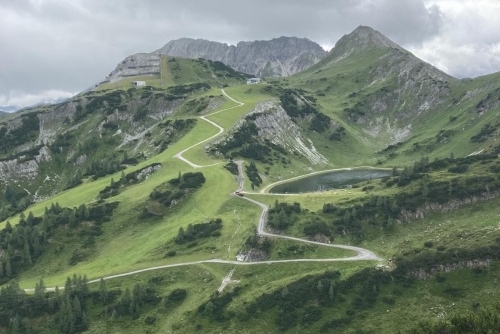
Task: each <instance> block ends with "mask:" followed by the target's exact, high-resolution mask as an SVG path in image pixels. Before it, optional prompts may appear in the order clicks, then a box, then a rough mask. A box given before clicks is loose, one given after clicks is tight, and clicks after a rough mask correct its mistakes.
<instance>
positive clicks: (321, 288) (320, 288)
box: [318, 280, 323, 292]
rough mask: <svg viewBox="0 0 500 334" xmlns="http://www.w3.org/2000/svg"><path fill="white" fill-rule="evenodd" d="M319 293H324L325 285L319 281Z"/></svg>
mask: <svg viewBox="0 0 500 334" xmlns="http://www.w3.org/2000/svg"><path fill="white" fill-rule="evenodd" d="M318 291H319V292H321V291H323V283H321V280H319V281H318Z"/></svg>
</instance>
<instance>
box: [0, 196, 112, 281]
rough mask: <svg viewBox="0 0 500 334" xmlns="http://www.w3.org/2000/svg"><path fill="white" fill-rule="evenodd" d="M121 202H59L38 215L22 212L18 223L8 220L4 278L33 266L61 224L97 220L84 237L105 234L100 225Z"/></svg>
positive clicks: (0, 245) (1, 263)
mask: <svg viewBox="0 0 500 334" xmlns="http://www.w3.org/2000/svg"><path fill="white" fill-rule="evenodd" d="M117 205H118V203H117V202H115V203H98V204H95V205H91V206H86V205H85V204H82V205H80V206H79V207H78V208H72V209H71V208H61V207H60V206H59V204H58V203H56V204H52V205H51V207H50V208H46V209H45V214H44V215H43V217H35V216H34V215H33V213H31V212H30V213H29V214H28V216H27V217H26V216H25V215H24V214H23V213H21V215H20V221H19V224H17V225H16V226H14V227H13V226H12V225H11V224H10V222H7V224H6V227H5V228H4V229H3V230H2V231H0V249H1V251H2V252H1V256H0V282H6V281H8V280H9V279H10V278H12V277H14V276H16V274H18V273H19V272H21V271H22V270H23V268H25V267H29V266H31V265H32V264H33V263H34V262H35V261H36V260H37V259H38V257H40V255H41V254H42V253H43V251H44V250H45V248H46V246H47V244H48V242H49V240H50V238H51V236H53V235H54V233H55V231H56V229H57V228H58V227H59V226H62V225H66V226H68V227H69V228H76V227H78V226H79V225H80V223H81V222H83V221H94V222H95V224H94V225H92V226H87V227H85V228H84V229H82V231H81V237H87V238H90V239H93V238H94V237H95V236H97V235H99V234H101V231H100V225H101V224H102V223H103V222H105V221H107V220H108V219H109V216H111V215H112V212H113V210H114V209H115V208H116V206H117ZM86 243H88V242H87V241H86Z"/></svg>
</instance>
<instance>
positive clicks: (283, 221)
mask: <svg viewBox="0 0 500 334" xmlns="http://www.w3.org/2000/svg"><path fill="white" fill-rule="evenodd" d="M301 212H302V209H301V208H300V203H297V202H294V203H293V204H288V203H280V202H278V201H277V200H276V202H275V203H274V206H273V207H272V208H270V209H269V211H268V225H269V226H271V227H272V228H274V229H276V230H279V231H284V230H286V229H287V228H288V227H289V226H291V225H292V224H294V223H295V222H296V221H297V220H298V218H299V217H298V216H299V215H300V213H301Z"/></svg>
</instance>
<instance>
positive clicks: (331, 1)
mask: <svg viewBox="0 0 500 334" xmlns="http://www.w3.org/2000/svg"><path fill="white" fill-rule="evenodd" d="M423 1H424V0H353V1H345V0H309V1H303V0H273V1H268V0H252V1H234V0H215V1H205V0H196V1H194V0H189V1H174V0H169V1H162V0H147V1H140V0H107V1H102V0H72V1H64V0H36V1H35V0H16V1H10V0H0V13H2V14H0V15H2V18H6V19H2V20H0V50H2V51H3V52H2V53H0V78H1V80H0V96H9V94H10V93H9V92H12V91H16V92H25V93H26V94H31V95H37V94H40V92H42V91H66V92H76V91H79V90H82V89H84V88H86V87H88V86H90V85H91V84H93V83H96V82H98V81H99V80H101V79H103V78H104V77H105V76H106V75H107V74H108V73H109V72H110V71H112V70H113V68H114V67H115V65H116V64H117V63H118V62H119V61H121V60H122V59H123V58H125V57H126V56H127V55H130V54H133V53H137V52H150V51H153V50H156V49H158V48H160V47H161V46H163V45H164V44H165V43H167V42H168V41H169V40H171V39H176V38H180V37H192V38H204V39H209V40H216V41H221V42H227V43H231V44H234V43H237V42H238V41H241V40H255V39H270V38H274V37H279V36H283V35H284V36H298V37H307V38H310V39H311V40H314V41H316V42H318V43H320V44H322V45H334V44H335V42H336V41H337V40H338V39H339V38H340V37H341V36H342V35H344V34H346V33H349V32H351V31H352V30H353V29H355V28H356V27H357V26H358V25H368V26H371V27H373V28H375V29H377V30H379V31H381V32H382V33H384V34H385V35H387V36H388V37H389V38H391V39H393V40H394V41H395V42H397V43H399V44H401V45H402V46H412V47H413V48H414V49H415V50H420V49H422V48H423V45H425V44H426V43H427V42H429V41H432V40H434V39H435V38H436V36H439V35H440V34H442V31H443V30H444V28H443V24H444V23H445V22H446V20H444V19H443V17H444V14H443V12H442V10H441V9H440V8H441V7H440V6H437V5H435V4H433V3H431V4H428V3H424V2H423ZM425 1H431V0H425ZM435 1H439V0H435ZM490 38H491V39H493V40H495V38H494V36H490ZM419 48H420V49H419ZM5 99H6V98H4V100H5ZM0 103H2V102H1V99H0Z"/></svg>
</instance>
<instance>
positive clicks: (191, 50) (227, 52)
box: [105, 37, 327, 81]
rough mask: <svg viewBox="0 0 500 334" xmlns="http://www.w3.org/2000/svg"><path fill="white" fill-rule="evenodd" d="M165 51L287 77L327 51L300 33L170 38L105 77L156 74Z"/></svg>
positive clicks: (263, 73) (245, 69) (240, 70)
mask: <svg viewBox="0 0 500 334" xmlns="http://www.w3.org/2000/svg"><path fill="white" fill-rule="evenodd" d="M162 55H165V56H170V57H179V58H188V59H198V58H204V59H208V60H212V61H221V62H223V63H224V64H226V65H228V66H229V67H231V68H233V69H235V70H237V71H239V72H243V73H247V74H252V75H255V76H259V77H286V76H289V75H292V74H295V73H298V72H301V71H303V70H305V69H307V68H309V67H311V66H312V65H314V64H316V63H318V62H319V61H320V60H321V59H323V58H324V57H325V56H326V55H327V52H326V51H325V50H323V48H321V46H319V45H318V44H317V43H315V42H313V41H310V40H309V39H306V38H297V37H279V38H274V39H272V40H268V41H262V40H261V41H252V42H239V43H238V44H237V45H227V44H226V43H220V42H213V41H208V40H203V39H192V38H180V39H176V40H172V41H170V42H168V43H167V44H165V45H164V46H163V47H162V48H160V49H158V50H156V51H154V52H152V53H137V54H134V55H131V56H128V57H127V58H125V59H124V60H123V61H122V62H120V63H119V64H118V65H117V67H116V68H115V69H114V70H113V71H112V72H111V73H110V74H109V75H108V77H107V78H106V80H105V81H114V80H119V79H121V78H126V77H131V76H139V75H141V76H142V75H156V74H158V73H160V62H161V56H162Z"/></svg>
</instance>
